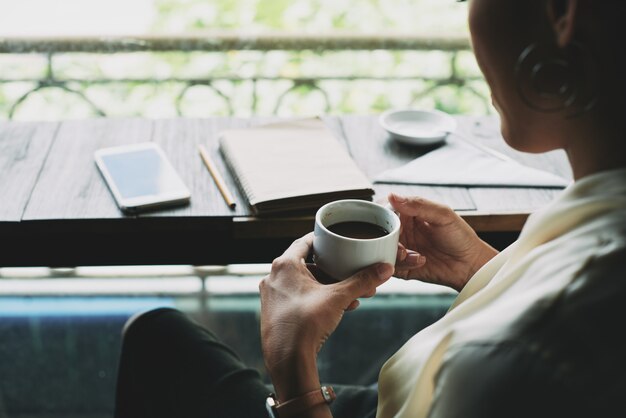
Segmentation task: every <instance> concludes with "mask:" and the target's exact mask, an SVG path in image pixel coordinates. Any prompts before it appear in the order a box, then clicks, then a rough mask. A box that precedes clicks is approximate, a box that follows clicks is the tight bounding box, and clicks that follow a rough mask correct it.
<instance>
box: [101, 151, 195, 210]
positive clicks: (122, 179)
mask: <svg viewBox="0 0 626 418" xmlns="http://www.w3.org/2000/svg"><path fill="white" fill-rule="evenodd" d="M94 158H95V161H96V165H97V166H98V169H99V170H100V173H101V174H102V177H103V178H104V180H105V182H106V184H107V186H108V187H109V190H110V191H111V194H113V197H114V198H115V201H116V203H117V205H118V206H119V208H120V209H122V210H123V211H124V212H131V213H134V212H140V211H143V210H151V209H155V208H158V207H161V206H170V205H178V204H186V203H188V202H189V201H190V199H191V193H190V192H189V190H188V189H187V187H186V186H185V183H184V182H183V181H182V179H181V178H180V176H179V174H178V173H177V172H176V170H175V169H174V167H173V166H172V164H171V163H170V162H169V161H168V159H167V157H166V156H165V153H164V152H163V150H162V149H161V148H160V147H159V146H158V145H157V144H155V143H153V142H146V143H141V144H133V145H123V146H117V147H112V148H102V149H99V150H97V151H96V152H95V154H94Z"/></svg>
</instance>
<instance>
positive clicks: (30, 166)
mask: <svg viewBox="0 0 626 418" xmlns="http://www.w3.org/2000/svg"><path fill="white" fill-rule="evenodd" d="M273 120H275V119H268V118H265V119H261V118H253V119H243V118H226V117H216V118H208V119H168V120H150V119H110V118H103V119H88V120H81V121H62V122H37V123H34V122H4V123H0V266H5V267H6V266H80V265H125V264H133V265H142V264H192V265H207V264H228V263H248V262H268V261H271V260H272V259H273V258H274V257H276V256H277V255H279V254H280V253H281V252H282V250H284V248H285V247H286V246H287V245H288V244H289V243H290V242H291V241H292V240H293V239H294V238H295V237H298V236H300V235H303V234H304V233H306V232H308V231H310V230H312V226H313V218H312V216H305V217H284V216H283V217H271V218H255V217H253V216H252V214H251V211H250V209H249V208H248V207H247V205H246V204H245V199H244V198H243V196H242V195H241V194H240V193H239V190H238V189H237V187H236V186H235V183H234V182H233V179H232V177H231V176H230V174H229V173H228V171H227V170H226V168H225V167H224V166H223V163H222V159H221V158H220V156H219V153H218V149H217V135H218V132H219V131H220V130H222V129H226V128H234V127H246V126H253V125H257V124H261V123H266V122H270V121H273ZM324 120H325V122H326V123H327V125H328V127H329V128H330V129H331V130H332V131H333V132H334V133H335V134H336V136H337V138H338V139H340V140H341V141H342V143H343V144H344V145H345V146H346V147H347V149H348V150H349V152H350V153H351V155H352V156H353V158H354V159H355V160H356V162H357V164H358V165H359V166H360V167H361V168H362V169H363V170H364V171H365V173H366V174H367V175H369V176H370V177H372V176H374V175H375V174H377V173H379V172H381V171H382V170H385V169H387V168H391V167H396V166H399V165H401V164H404V163H406V162H408V161H410V160H412V159H413V158H415V157H417V156H419V155H421V154H423V153H424V150H418V149H415V148H411V147H407V146H403V145H400V144H398V143H396V142H394V141H391V140H390V139H389V138H388V136H387V135H386V133H385V132H384V131H383V130H382V129H381V128H380V127H379V125H378V122H377V117H376V116H375V115H363V116H359V115H354V116H328V117H325V118H324ZM458 120H459V124H460V129H461V130H462V131H464V132H465V133H466V134H469V135H471V136H472V137H473V138H474V139H475V140H479V141H481V142H482V143H484V144H486V145H488V146H490V147H492V148H494V149H496V150H498V151H500V152H503V153H505V154H508V155H510V156H512V157H514V158H517V159H520V160H521V161H523V162H524V163H526V164H528V165H531V166H534V167H538V168H543V169H545V170H549V171H552V172H554V173H557V174H560V175H561V176H564V177H566V178H571V172H570V170H569V166H568V164H567V161H566V159H565V155H564V154H563V153H562V152H552V153H548V154H542V155H527V154H522V153H519V152H516V151H514V150H511V149H510V148H509V147H507V146H506V144H505V143H504V142H503V140H502V138H501V136H500V134H499V128H498V121H497V119H495V118H494V117H468V116H458ZM143 141H155V142H157V143H159V144H160V145H161V146H162V148H163V149H164V150H165V152H166V153H167V154H168V156H169V158H170V159H171V161H172V163H173V164H174V166H175V167H176V168H177V170H178V171H179V172H180V174H181V175H182V177H183V179H184V181H185V182H186V184H187V185H188V187H189V188H190V189H191V191H192V203H191V205H190V206H187V207H182V208H176V209H170V210H164V211H160V212H154V213H149V214H142V215H139V216H126V215H124V214H122V213H121V212H120V211H119V209H118V208H117V206H116V205H115V202H114V200H113V198H112V197H111V195H110V193H109V191H108V189H107V188H106V185H105V184H104V182H103V181H102V178H101V177H100V174H99V172H98V171H97V169H96V166H95V164H94V161H93V153H94V151H95V150H96V149H98V148H101V147H107V146H114V145H120V144H128V143H137V142H143ZM200 143H202V144H205V145H206V146H207V148H208V149H209V150H210V152H211V153H212V154H213V157H214V159H215V161H216V162H217V163H218V165H220V169H221V171H222V173H223V174H224V176H225V177H226V181H227V183H228V184H229V186H230V187H231V189H232V190H233V191H234V193H235V197H236V199H237V202H239V204H238V205H237V208H236V209H235V210H231V209H230V208H229V207H228V206H227V205H226V204H225V203H224V200H223V199H222V197H221V195H220V194H219V191H218V189H217V187H216V186H215V183H214V182H213V181H212V179H211V177H210V175H209V173H208V171H207V170H206V168H205V167H204V166H203V165H202V161H201V159H200V157H199V155H198V152H197V144H200ZM375 190H376V196H375V199H376V200H380V199H384V197H385V196H386V194H387V193H388V192H389V191H391V190H394V191H397V192H399V193H404V194H411V195H421V196H423V197H426V198H428V199H432V200H436V201H439V202H442V203H444V204H447V205H450V206H451V207H453V208H454V209H455V210H456V211H458V213H460V214H461V215H462V216H463V217H464V218H465V219H466V220H467V221H468V222H469V223H470V224H471V225H472V226H473V227H474V228H475V229H476V230H477V231H478V232H479V233H480V234H482V235H484V236H485V237H490V238H493V239H497V237H498V236H499V234H500V235H501V234H504V235H503V236H506V237H507V239H514V237H515V236H516V234H517V233H518V232H519V230H520V229H521V227H522V226H523V224H524V222H525V220H526V217H527V216H528V214H529V212H532V211H533V210H535V209H537V208H539V207H541V206H543V205H545V204H546V203H548V202H549V201H551V200H552V199H553V198H554V197H555V196H556V195H557V194H558V193H560V190H555V189H523V188H469V189H468V188H464V187H427V186H406V185H376V186H375Z"/></svg>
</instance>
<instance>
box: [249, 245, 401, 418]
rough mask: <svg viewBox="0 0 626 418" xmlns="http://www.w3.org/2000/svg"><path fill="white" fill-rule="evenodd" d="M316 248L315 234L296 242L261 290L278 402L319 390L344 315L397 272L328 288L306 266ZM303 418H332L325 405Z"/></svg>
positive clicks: (384, 270) (368, 272) (363, 275)
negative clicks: (323, 362) (323, 354)
mask: <svg viewBox="0 0 626 418" xmlns="http://www.w3.org/2000/svg"><path fill="white" fill-rule="evenodd" d="M312 245H313V234H308V235H306V236H304V237H302V238H300V239H298V240H296V241H295V242H294V243H293V244H292V245H291V246H290V247H289V248H288V249H287V250H286V251H285V253H284V254H283V255H282V256H280V257H279V258H277V259H276V260H274V262H273V263H272V270H271V272H270V274H269V275H268V276H267V277H265V278H264V279H263V280H262V281H261V283H260V285H259V288H260V292H261V344H262V347H263V357H264V360H265V365H266V367H267V370H268V372H269V374H270V377H271V379H272V383H273V384H274V388H275V390H276V395H277V398H278V401H279V402H285V401H287V400H290V399H293V398H295V397H298V396H301V395H303V394H305V393H307V392H310V391H313V390H316V389H319V388H320V381H319V374H318V370H317V353H318V352H319V350H320V348H321V347H322V345H323V344H324V343H325V342H326V340H327V339H328V337H329V336H330V335H331V334H332V333H333V331H335V329H336V328H337V326H338V325H339V322H340V321H341V318H342V317H343V314H344V312H346V311H347V310H353V309H355V308H356V307H357V306H358V301H357V299H359V298H362V297H372V296H374V295H375V294H376V288H377V287H378V286H380V285H381V284H383V283H384V282H385V281H387V280H388V279H389V277H391V275H392V273H393V271H394V269H393V266H391V265H389V264H378V265H375V266H371V267H369V268H367V269H365V270H362V271H361V272H359V273H357V274H356V275H354V276H352V277H350V278H348V279H346V280H344V281H341V282H338V283H332V284H327V285H324V284H321V283H320V282H318V281H317V280H316V278H315V277H314V275H313V274H312V273H311V271H310V269H309V266H307V264H306V262H305V259H306V257H307V256H308V254H309V252H310V250H311V248H312ZM301 416H302V417H305V418H309V417H311V418H321V417H324V418H328V417H331V413H330V409H329V408H328V406H327V405H325V404H322V405H319V406H317V407H315V408H311V409H310V410H308V411H307V412H306V413H305V414H303V415H301Z"/></svg>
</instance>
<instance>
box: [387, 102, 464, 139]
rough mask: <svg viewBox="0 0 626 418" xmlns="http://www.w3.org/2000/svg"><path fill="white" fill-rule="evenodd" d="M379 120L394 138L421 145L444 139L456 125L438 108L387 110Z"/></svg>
mask: <svg viewBox="0 0 626 418" xmlns="http://www.w3.org/2000/svg"><path fill="white" fill-rule="evenodd" d="M379 121H380V124H381V126H382V127H383V128H384V129H385V130H386V131H387V132H389V134H390V135H391V136H392V137H393V138H394V139H396V140H398V141H400V142H403V143H405V144H409V145H422V146H424V145H433V144H437V143H440V142H442V141H444V140H445V139H446V136H447V135H448V134H449V133H450V132H454V130H455V129H456V125H457V124H456V120H454V118H453V117H452V116H450V115H448V114H447V113H444V112H440V111H438V110H389V111H387V112H385V113H383V114H382V115H380V119H379Z"/></svg>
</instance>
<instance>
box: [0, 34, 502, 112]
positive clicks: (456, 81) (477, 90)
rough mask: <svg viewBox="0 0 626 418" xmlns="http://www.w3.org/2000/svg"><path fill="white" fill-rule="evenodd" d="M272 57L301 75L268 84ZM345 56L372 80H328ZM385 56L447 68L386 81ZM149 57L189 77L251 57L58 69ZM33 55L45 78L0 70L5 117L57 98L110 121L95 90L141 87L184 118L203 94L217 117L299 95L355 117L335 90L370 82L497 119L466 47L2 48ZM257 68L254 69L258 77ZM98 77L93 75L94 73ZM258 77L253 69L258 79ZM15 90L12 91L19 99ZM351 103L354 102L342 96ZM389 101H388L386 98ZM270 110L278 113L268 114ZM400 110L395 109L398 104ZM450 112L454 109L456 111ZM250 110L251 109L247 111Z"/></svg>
mask: <svg viewBox="0 0 626 418" xmlns="http://www.w3.org/2000/svg"><path fill="white" fill-rule="evenodd" d="M275 52H282V53H284V54H287V55H285V56H283V58H282V59H281V61H280V62H281V64H280V65H282V66H283V67H285V66H288V65H289V63H293V62H296V63H299V65H300V66H299V67H298V68H296V69H295V70H292V71H288V70H284V68H282V69H279V70H278V71H273V72H272V71H270V73H269V74H268V72H267V71H262V70H258V69H259V68H260V67H263V65H261V64H259V63H260V62H262V61H263V60H264V59H265V58H266V57H267V56H268V54H271V53H275ZM346 52H353V53H369V54H371V64H370V65H366V66H367V67H369V68H367V69H366V70H367V71H365V72H362V71H359V73H352V72H350V71H348V72H347V73H346V71H345V68H344V70H343V71H335V72H333V71H331V72H330V73H329V72H328V68H333V70H334V67H335V64H334V61H333V60H334V59H335V58H336V55H335V56H333V54H341V53H346ZM381 52H383V53H386V54H387V55H386V56H385V57H386V59H387V61H389V58H391V60H392V61H394V62H395V63H396V66H404V67H410V65H411V64H410V63H409V64H407V63H406V62H403V59H404V58H403V57H404V55H402V54H405V55H406V54H414V53H423V54H428V53H431V52H436V53H438V54H439V55H438V56H437V59H438V60H439V62H443V63H444V64H443V65H440V68H439V70H438V71H436V73H435V74H433V73H432V71H431V72H426V73H420V72H419V71H416V72H415V73H412V72H409V73H407V72H406V71H405V72H404V73H402V74H397V73H394V72H393V71H392V73H391V74H389V73H383V74H381V73H380V72H379V71H377V59H378V58H377V57H376V54H380V53H381ZM146 53H148V54H151V55H152V56H155V57H157V61H158V60H162V61H164V62H167V61H168V60H171V57H170V56H169V55H168V54H172V53H173V54H183V56H184V55H186V56H187V61H185V58H183V59H182V64H181V65H182V66H183V67H184V64H185V62H188V61H189V59H188V58H189V56H191V54H198V53H200V54H207V55H209V54H210V55H216V54H217V55H220V56H222V57H223V59H224V60H227V59H231V58H232V55H233V54H238V56H239V57H241V56H242V55H244V54H249V55H247V56H246V58H245V59H242V60H240V62H239V67H237V65H222V66H221V67H220V69H219V70H215V66H213V67H212V68H211V69H208V70H207V71H206V73H205V74H201V76H197V75H196V76H191V77H184V76H176V75H171V74H167V75H165V76H163V75H154V76H152V75H151V76H148V77H128V76H117V75H116V76H111V75H107V74H106V72H104V71H102V70H101V69H98V66H97V65H96V66H95V67H93V66H90V65H86V66H85V65H84V66H85V67H90V68H92V73H93V74H91V75H90V74H88V75H84V71H82V72H81V75H80V76H76V75H73V74H72V72H71V71H69V72H68V71H67V69H66V68H65V69H61V68H59V61H63V58H64V57H67V56H71V57H78V58H80V59H83V60H86V62H93V61H94V60H96V59H97V57H102V56H105V55H106V56H108V55H113V54H118V55H119V54H146ZM26 54H28V55H29V56H33V54H34V56H38V57H42V58H43V60H40V61H38V64H37V65H39V66H41V67H42V68H41V70H39V71H38V74H36V75H29V76H21V75H20V71H19V70H16V69H13V71H12V72H13V73H14V75H9V76H6V73H7V71H4V70H3V67H6V66H7V65H8V64H7V63H8V62H9V61H7V59H6V58H5V59H4V60H3V61H0V117H3V116H4V117H6V118H9V119H12V118H14V117H15V115H16V113H17V112H18V110H19V109H20V107H21V106H23V105H24V103H25V102H26V101H27V100H28V99H29V98H31V97H33V96H35V95H37V94H40V93H42V92H43V91H45V90H51V89H55V90H60V91H62V92H64V93H65V94H67V95H73V96H75V97H77V98H78V99H79V102H80V103H82V104H83V105H85V106H88V107H89V108H90V110H91V112H92V113H93V114H95V115H99V116H106V115H108V114H110V113H111V112H110V111H109V110H107V109H106V107H107V106H106V104H104V103H103V102H102V101H99V100H98V98H96V97H95V96H96V95H94V94H90V89H93V88H94V87H97V86H100V87H102V86H111V85H115V86H125V90H124V91H125V92H126V93H128V92H130V91H131V90H132V89H133V88H135V87H137V86H141V85H149V86H153V87H155V88H159V87H160V86H164V85H167V86H169V87H168V93H169V94H170V96H171V97H170V99H171V102H172V106H173V107H174V108H175V112H176V114H177V115H185V111H184V109H183V108H184V106H183V105H184V102H185V99H186V98H187V96H188V95H189V93H190V91H192V90H193V89H195V88H197V87H204V88H208V89H209V90H210V91H211V92H212V93H213V96H214V98H216V99H217V100H218V101H221V104H220V105H218V106H219V107H221V108H220V109H219V110H218V111H217V112H221V113H222V114H228V115H243V114H248V115H249V114H258V113H263V111H261V110H262V109H264V112H265V113H271V114H280V112H281V109H282V107H283V106H284V103H285V99H286V98H287V97H288V96H289V95H290V94H294V93H297V94H299V95H300V96H301V97H306V96H309V95H312V94H315V93H317V94H318V95H321V98H322V102H323V107H324V109H322V110H323V111H324V112H341V111H350V110H354V109H350V106H346V105H345V104H344V105H341V104H340V102H341V100H339V101H338V100H333V99H332V98H331V96H332V94H331V90H332V89H334V88H336V86H337V85H339V84H340V85H344V86H345V85H348V84H353V85H354V84H355V83H361V84H360V85H359V87H358V88H362V85H363V84H362V83H364V82H367V83H379V84H382V85H384V86H391V85H393V84H394V83H403V84H402V85H403V86H404V87H403V89H406V90H407V91H408V92H407V94H405V95H404V96H403V97H404V98H403V99H402V103H401V104H400V105H401V106H413V105H415V104H416V103H417V102H418V101H419V100H422V99H424V98H426V97H429V96H432V95H435V94H436V92H437V90H439V89H442V88H453V89H456V91H457V92H462V94H464V95H469V96H471V97H472V98H473V99H474V100H476V101H477V103H480V106H481V108H482V109H480V110H479V112H484V113H489V112H490V101H489V100H488V97H487V94H486V91H487V90H486V89H485V88H484V81H483V79H482V76H481V75H480V73H479V72H478V71H476V70H474V71H472V70H471V69H470V70H467V69H463V68H461V67H462V66H461V65H460V64H459V58H461V57H463V58H465V60H464V62H465V63H466V64H465V67H468V65H467V62H470V64H469V67H472V62H471V60H472V59H473V55H472V54H471V51H470V44H469V41H468V39H467V38H464V37H455V38H454V37H453V38H451V37H432V36H416V35H403V34H380V35H358V34H344V33H332V34H323V35H303V34H284V33H274V34H272V33H266V34H261V35H253V34H241V33H228V32H227V33H224V32H219V33H205V34H202V35H194V36H170V35H168V36H141V37H115V38H110V37H106V38H105V37H101V38H100V37H92V38H4V39H3V38H0V58H3V56H5V55H6V56H8V55H10V56H25V55H26ZM250 54H252V55H250ZM464 55H465V56H464ZM177 56H178V55H177ZM310 57H316V58H318V59H320V60H321V61H320V62H323V63H325V64H323V65H321V66H322V67H323V68H324V71H322V74H314V73H311V72H310V71H304V70H303V69H302V68H301V67H302V65H301V63H302V62H304V61H306V59H308V58H310ZM468 57H469V59H468ZM429 59H431V58H429V57H428V56H427V55H424V57H423V61H422V62H425V61H427V60H429ZM324 60H325V61H324ZM179 61H180V60H179ZM366 61H367V60H366ZM254 62H256V64H255V63H254ZM344 63H345V59H344ZM179 64H180V62H179ZM26 65H27V66H28V65H30V64H26ZM244 67H246V68H244ZM253 67H256V70H254V68H253ZM426 67H427V66H426ZM93 68H96V69H95V70H93ZM251 68H253V70H252V71H251V70H250V69H251ZM242 69H243V70H242ZM337 83H339V84H337ZM10 85H14V86H20V87H21V90H20V89H17V90H20V91H19V92H18V93H13V96H11V95H9V94H7V93H6V92H5V93H4V94H3V89H6V87H8V86H10ZM261 85H263V86H264V90H263V91H262V92H260V88H259V87H260V86H261ZM242 86H245V88H243V87H242ZM268 86H269V87H268ZM237 89H239V90H237ZM242 89H243V90H242ZM15 90H16V89H15V88H14V89H13V91H15ZM235 90H237V91H235ZM241 91H245V92H246V94H247V95H248V96H249V97H248V99H247V101H245V103H246V105H245V106H242V105H241V103H242V101H241V100H236V98H237V97H238V95H240V94H241ZM346 91H347V90H346ZM268 92H270V93H271V94H268ZM123 94H124V93H122V96H123ZM344 94H348V93H345V92H344ZM390 95H391V93H390ZM335 96H336V94H335ZM383 98H384V99H385V100H387V99H388V98H387V97H383ZM268 101H272V102H273V103H271V104H269V103H268ZM338 103H339V104H338ZM393 104H394V102H393V100H388V102H387V103H383V104H373V105H370V108H372V107H376V106H378V107H384V106H385V105H387V106H392V105H393ZM395 104H396V106H398V104H397V103H395ZM342 106H343V107H342ZM435 106H436V105H435ZM452 106H455V105H454V104H452ZM244 107H245V109H243V108H244ZM357 110H358V109H357ZM361 110H362V109H361ZM369 110H377V109H369ZM378 110H381V109H378ZM215 112H216V110H215V108H211V109H209V110H207V115H208V114H212V113H213V114H214V113H215ZM3 113H4V115H3Z"/></svg>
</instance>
